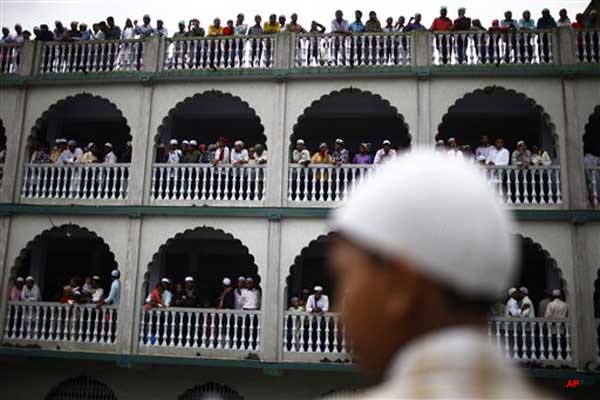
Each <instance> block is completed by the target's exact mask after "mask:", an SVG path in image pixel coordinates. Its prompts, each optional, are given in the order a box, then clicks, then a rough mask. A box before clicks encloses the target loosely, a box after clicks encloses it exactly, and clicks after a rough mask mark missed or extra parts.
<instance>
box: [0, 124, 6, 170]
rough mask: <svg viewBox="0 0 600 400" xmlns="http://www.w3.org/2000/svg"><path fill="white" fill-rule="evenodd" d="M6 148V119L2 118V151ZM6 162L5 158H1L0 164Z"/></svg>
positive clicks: (0, 126)
mask: <svg viewBox="0 0 600 400" xmlns="http://www.w3.org/2000/svg"><path fill="white" fill-rule="evenodd" d="M3 149H6V128H4V121H2V118H0V151H2V150H3ZM2 163H4V160H0V164H2Z"/></svg>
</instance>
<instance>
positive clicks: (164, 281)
mask: <svg viewBox="0 0 600 400" xmlns="http://www.w3.org/2000/svg"><path fill="white" fill-rule="evenodd" d="M160 281H161V282H162V283H171V280H170V279H169V278H162V279H161V280H160Z"/></svg>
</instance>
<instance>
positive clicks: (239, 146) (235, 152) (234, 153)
mask: <svg viewBox="0 0 600 400" xmlns="http://www.w3.org/2000/svg"><path fill="white" fill-rule="evenodd" d="M229 157H230V160H231V163H232V164H233V165H234V166H236V167H241V166H242V165H244V164H248V161H250V156H249V155H248V150H246V149H245V148H244V142H242V141H241V140H237V141H236V142H235V143H234V144H233V149H232V150H231V154H230V155H229Z"/></svg>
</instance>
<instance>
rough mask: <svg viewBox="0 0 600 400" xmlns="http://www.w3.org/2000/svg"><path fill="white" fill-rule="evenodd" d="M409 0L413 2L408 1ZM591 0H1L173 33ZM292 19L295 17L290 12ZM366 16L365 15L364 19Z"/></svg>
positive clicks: (534, 8) (34, 19) (49, 20)
mask: <svg viewBox="0 0 600 400" xmlns="http://www.w3.org/2000/svg"><path fill="white" fill-rule="evenodd" d="M406 3H409V2H406ZM588 4H589V0H561V1H555V0H524V1H523V0H503V1H490V0H456V1H455V0H450V1H446V0H435V1H432V0H420V1H418V2H410V3H409V4H401V3H400V2H399V1H393V2H392V1H390V0H370V1H364V0H363V1H358V0H340V1H323V0H302V1H300V2H298V3H296V2H286V1H272V0H252V1H240V0H229V1H225V2H220V1H191V0H0V25H2V26H8V27H10V29H11V31H12V30H13V26H14V25H15V23H17V22H18V23H21V24H22V25H23V27H24V28H25V29H29V30H31V29H32V28H33V26H35V25H39V24H43V23H46V24H48V25H50V26H53V25H54V21H55V20H57V19H58V20H61V21H62V22H63V23H64V24H65V25H68V23H69V22H70V21H73V20H76V21H80V22H86V23H88V25H90V26H91V24H92V23H94V22H98V21H100V20H103V19H105V18H106V17H107V16H109V15H112V16H114V17H115V20H116V21H117V24H118V25H120V26H121V27H122V26H123V24H124V22H125V19H126V18H127V17H131V18H132V19H138V20H140V21H141V19H142V18H141V17H142V15H143V14H145V13H148V14H150V16H151V17H152V25H154V23H155V20H156V19H158V18H161V19H163V21H165V25H166V26H167V28H168V29H169V34H172V33H173V32H174V30H176V29H177V22H178V21H180V20H189V19H190V18H193V17H196V18H198V19H199V20H200V23H201V25H202V26H204V27H207V26H208V25H209V23H210V21H212V20H213V19H214V18H215V17H217V16H218V17H220V18H221V20H222V21H223V22H225V21H226V20H227V19H234V20H235V16H236V15H237V13H239V12H242V13H244V14H245V15H246V21H247V22H248V23H250V22H252V20H253V19H254V15H256V14H260V15H261V16H262V17H263V21H264V20H265V19H266V18H267V17H268V15H269V14H271V13H276V14H278V15H279V14H285V15H286V16H289V14H291V13H293V12H296V13H298V15H299V18H298V19H299V22H300V24H302V25H304V26H305V27H307V26H310V21H312V20H316V21H318V22H320V23H322V24H324V25H326V26H327V28H328V30H329V23H330V21H331V19H332V18H333V14H334V12H335V10H336V9H338V8H340V9H342V10H343V11H344V18H346V19H349V20H352V19H353V16H354V10H356V9H360V10H362V11H363V13H364V14H365V15H366V14H367V13H368V11H370V10H373V11H376V12H377V15H378V17H379V19H380V20H381V21H384V20H385V18H387V17H388V16H392V17H394V19H397V18H398V16H400V15H404V16H406V17H407V20H408V16H410V15H412V14H414V13H416V12H420V13H421V14H422V15H423V21H424V24H425V25H427V26H428V25H429V24H430V23H431V21H432V20H433V18H434V17H435V16H436V15H437V14H438V11H439V7H440V6H441V5H445V6H447V7H448V9H449V16H450V17H451V18H455V17H456V10H457V9H458V7H460V6H464V7H466V8H467V16H470V17H471V18H479V19H480V20H481V22H482V24H483V25H484V26H489V25H490V22H491V20H492V19H494V18H499V19H500V18H501V17H502V15H503V13H504V11H506V10H512V11H513V15H514V17H515V18H519V17H520V15H521V13H522V12H523V10H525V9H529V10H530V11H531V14H532V16H533V17H534V18H536V19H537V18H538V17H539V14H540V11H541V10H542V8H544V7H548V8H549V9H550V10H551V12H552V15H554V16H555V17H556V16H557V15H558V10H559V9H561V8H566V9H567V11H568V13H569V16H570V17H571V20H574V19H575V14H576V13H578V12H581V11H583V10H584V9H585V8H586V6H587V5H588ZM288 19H289V17H288ZM363 21H364V19H363Z"/></svg>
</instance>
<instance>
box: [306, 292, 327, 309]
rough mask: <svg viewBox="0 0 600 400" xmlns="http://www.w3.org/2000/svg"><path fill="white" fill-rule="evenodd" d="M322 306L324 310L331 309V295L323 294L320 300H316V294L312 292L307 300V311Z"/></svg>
mask: <svg viewBox="0 0 600 400" xmlns="http://www.w3.org/2000/svg"><path fill="white" fill-rule="evenodd" d="M317 307H318V308H320V309H321V311H322V312H328V311H329V297H327V295H325V294H322V295H321V298H320V299H319V300H316V301H315V295H314V294H311V295H310V296H308V300H306V312H313V311H314V309H315V308H317Z"/></svg>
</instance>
